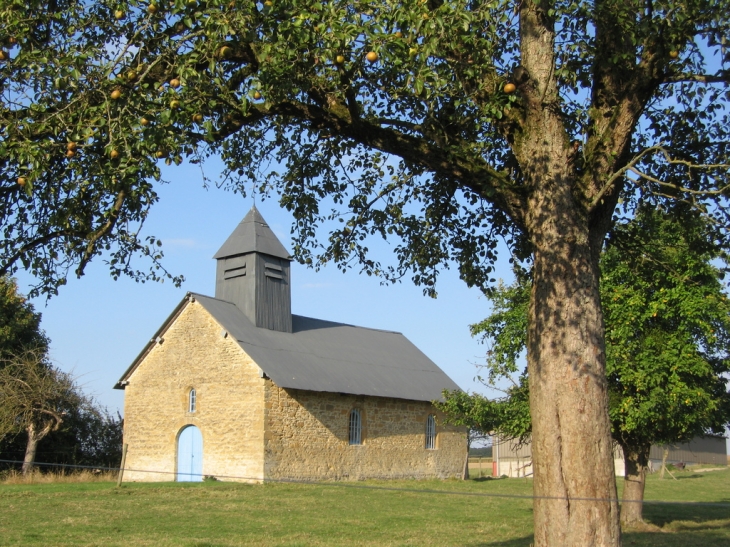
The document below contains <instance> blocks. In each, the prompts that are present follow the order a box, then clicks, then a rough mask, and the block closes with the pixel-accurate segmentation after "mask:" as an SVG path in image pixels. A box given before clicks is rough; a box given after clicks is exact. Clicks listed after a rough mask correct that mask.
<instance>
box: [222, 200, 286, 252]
mask: <svg viewBox="0 0 730 547" xmlns="http://www.w3.org/2000/svg"><path fill="white" fill-rule="evenodd" d="M254 252H257V253H263V254H267V255H270V256H276V257H279V258H284V259H286V260H291V255H290V254H289V253H288V252H287V250H286V249H285V248H284V246H283V245H282V244H281V241H279V239H278V238H277V237H276V236H275V235H274V232H273V231H272V230H271V228H269V225H268V224H266V221H265V220H264V217H262V216H261V213H259V210H258V209H256V205H254V206H253V207H251V210H250V211H249V212H248V214H247V215H246V216H245V217H244V218H243V220H242V221H241V223H240V224H239V225H238V226H236V229H235V230H233V233H232V234H231V235H230V236H228V239H226V242H225V243H224V244H223V246H222V247H221V248H220V249H218V252H217V253H215V255H214V256H213V258H216V259H220V258H226V257H229V256H237V255H242V254H246V253H254Z"/></svg>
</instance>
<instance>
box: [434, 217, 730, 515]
mask: <svg viewBox="0 0 730 547" xmlns="http://www.w3.org/2000/svg"><path fill="white" fill-rule="evenodd" d="M683 220H684V222H683V224H681V225H680V224H678V222H677V221H676V220H674V219H672V218H671V217H668V216H667V215H665V214H664V213H661V212H656V211H649V210H646V209H644V210H642V211H641V212H640V213H639V214H637V216H636V217H635V219H633V220H632V221H631V222H628V223H619V224H618V225H617V226H615V227H614V229H613V233H612V235H611V238H610V240H609V241H608V244H607V246H606V249H605V251H604V252H603V254H602V255H601V262H600V266H601V300H602V302H603V311H604V316H605V318H606V375H607V381H608V393H609V416H610V420H611V433H612V436H613V439H614V440H615V442H616V443H618V445H619V446H620V447H621V449H622V451H623V458H624V468H625V475H624V489H623V503H622V505H621V522H622V523H625V524H635V523H637V522H640V521H641V520H642V503H641V502H642V500H643V499H644V483H645V482H644V481H645V473H646V470H647V465H648V460H649V451H650V448H651V445H653V444H673V443H682V442H688V441H690V440H691V439H692V438H694V437H695V436H698V435H704V434H708V433H715V434H722V433H724V430H725V426H726V425H727V424H729V423H730V387H729V386H728V375H727V373H728V372H729V371H730V301H729V300H728V298H727V296H726V294H725V292H724V286H723V284H722V282H721V280H722V278H723V277H724V270H725V269H726V262H725V260H726V259H727V256H726V254H725V253H724V252H723V251H722V250H721V249H719V248H718V246H717V245H716V240H715V235H714V233H713V230H712V229H711V228H710V227H709V226H708V225H707V224H706V223H705V222H704V221H703V220H702V219H701V218H700V217H699V216H697V215H691V214H690V215H685V216H684V219H683ZM720 266H722V268H721V267H720ZM529 294H530V279H529V277H528V276H527V275H525V274H524V272H518V275H517V281H516V282H515V283H514V284H513V285H510V286H499V287H498V288H497V289H496V290H495V291H494V292H493V294H492V302H493V304H494V313H493V314H492V315H491V316H490V317H488V318H487V319H485V320H484V321H481V322H480V323H477V324H475V325H472V333H473V334H474V335H479V336H483V337H484V340H485V341H486V342H488V343H489V351H488V352H487V360H486V364H485V366H484V368H485V369H486V372H487V374H486V376H485V378H484V383H485V384H486V385H489V386H496V385H497V384H498V383H499V382H498V381H499V380H504V379H513V378H515V377H516V376H518V375H519V376H518V377H517V379H514V380H512V382H513V386H512V387H510V388H508V389H507V390H506V396H505V397H503V398H500V399H496V400H488V399H487V398H485V397H484V396H481V395H478V394H471V395H466V394H463V393H447V394H445V395H446V403H445V404H443V405H442V406H443V407H444V408H445V409H447V411H449V409H453V408H455V407H456V406H459V407H461V406H463V407H466V408H474V409H477V410H478V412H475V413H474V414H475V416H474V417H473V420H475V422H476V423H483V422H488V426H489V428H491V429H494V430H496V431H498V432H499V433H500V434H501V435H502V436H504V437H507V438H517V439H519V440H520V441H525V440H529V438H530V434H531V420H530V417H529V414H528V407H529V403H528V398H527V397H526V394H525V391H526V389H527V383H526V381H525V375H524V374H520V372H521V368H522V367H521V362H522V361H521V360H522V358H523V354H524V351H525V344H526V335H527V317H528V306H529ZM485 409H487V410H485ZM457 415H458V414H457Z"/></svg>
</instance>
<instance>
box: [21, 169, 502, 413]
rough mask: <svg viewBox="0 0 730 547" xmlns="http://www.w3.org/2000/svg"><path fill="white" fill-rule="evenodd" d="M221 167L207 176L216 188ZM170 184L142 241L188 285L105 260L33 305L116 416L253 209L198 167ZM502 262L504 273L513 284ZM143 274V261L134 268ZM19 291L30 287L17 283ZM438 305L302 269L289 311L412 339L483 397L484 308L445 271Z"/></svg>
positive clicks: (414, 293)
mask: <svg viewBox="0 0 730 547" xmlns="http://www.w3.org/2000/svg"><path fill="white" fill-rule="evenodd" d="M214 168H215V165H214V164H213V163H211V164H210V165H208V166H206V168H205V174H206V175H207V176H208V178H211V179H213V180H215V179H216V178H217V173H216V172H215V171H214ZM164 178H165V179H166V180H169V181H171V183H170V184H167V185H161V186H159V187H158V193H159V194H160V202H159V203H157V204H156V205H155V206H153V208H152V211H151V214H150V217H149V219H148V221H147V223H146V224H145V229H144V233H145V234H149V235H152V234H154V235H155V236H157V237H158V238H159V239H161V240H162V242H163V247H162V248H163V250H164V252H165V259H164V265H165V266H166V267H167V269H168V270H169V271H171V272H172V273H175V274H179V273H182V274H183V275H184V276H185V278H186V282H185V283H184V284H183V286H182V287H181V288H175V287H174V286H173V285H172V284H171V283H169V282H165V283H162V284H160V283H145V284H140V283H135V282H133V281H131V280H129V279H126V278H123V279H119V280H118V281H114V280H113V279H112V278H111V277H110V276H109V274H108V270H107V269H106V266H105V265H104V264H103V263H102V261H101V260H96V261H95V262H93V263H92V264H91V265H90V266H89V267H88V268H87V273H86V274H85V275H84V276H83V277H82V278H81V279H76V278H75V277H73V278H70V279H69V283H68V285H67V286H65V287H62V288H61V289H60V294H59V295H58V296H56V297H53V298H52V299H51V300H49V301H48V302H46V300H45V299H44V298H41V299H36V300H34V301H33V302H34V305H35V308H36V310H37V311H40V312H41V313H42V314H43V320H42V327H43V328H44V329H45V331H46V333H47V334H48V336H49V337H50V339H51V356H52V358H53V359H54V360H55V362H56V364H57V365H58V366H59V367H61V368H62V369H63V370H66V371H70V372H72V373H73V374H74V375H75V376H76V377H77V378H78V381H79V383H80V384H81V385H82V386H83V388H84V390H85V391H86V392H87V393H89V394H91V395H93V396H94V397H95V398H96V399H97V400H98V401H99V402H101V403H102V404H103V405H105V406H107V407H108V408H109V410H111V411H112V412H116V411H117V410H119V411H122V410H123V404H124V402H123V391H118V390H114V389H112V386H113V385H114V384H115V383H116V381H117V380H118V379H119V377H120V376H121V375H122V373H123V372H124V371H125V370H126V368H127V367H128V366H129V364H130V363H131V362H132V360H133V359H134V358H135V357H136V356H137V354H138V353H139V352H140V351H141V350H142V348H143V347H144V345H145V343H146V342H147V341H148V340H149V339H150V337H151V336H152V335H153V334H154V332H155V331H156V330H157V328H158V327H159V326H160V325H161V324H162V322H163V321H164V320H165V319H166V318H167V316H168V315H169V314H170V312H171V311H172V309H173V308H174V307H175V306H176V305H177V303H178V302H179V301H180V300H181V299H182V298H183V296H184V295H185V293H186V292H187V291H193V292H198V293H202V294H207V295H211V296H212V295H213V294H214V291H215V260H213V259H212V256H213V254H214V253H215V252H216V251H217V250H218V248H219V247H220V246H221V245H222V244H223V242H224V241H225V239H226V238H227V237H228V235H229V234H230V233H231V232H232V231H233V229H234V228H235V227H236V225H237V224H238V223H239V222H240V221H241V219H242V218H243V217H244V215H245V214H246V213H247V212H248V210H249V209H250V207H251V205H252V204H253V200H252V198H250V197H248V198H243V197H242V196H240V195H238V194H233V193H229V192H225V191H223V190H219V189H217V188H215V187H212V188H210V189H207V190H206V189H205V188H204V187H203V176H202V173H201V169H200V167H198V166H179V167H172V168H167V169H166V170H165V171H164ZM257 207H258V209H259V211H260V212H261V214H262V215H263V216H264V218H265V219H266V221H267V222H268V224H269V225H270V226H271V228H272V229H273V230H274V232H275V233H276V235H277V236H278V237H279V238H280V239H281V241H282V243H283V244H284V246H285V247H286V248H287V249H288V250H291V248H292V245H291V238H290V227H291V223H292V218H291V216H290V215H289V214H288V213H287V212H286V211H285V210H282V209H280V208H279V206H278V203H277V201H276V200H275V199H267V200H265V201H263V202H262V201H261V200H258V202H257ZM388 247H389V246H388V244H385V243H383V244H381V245H377V248H376V249H375V253H376V254H375V255H374V257H375V258H379V259H383V261H384V262H387V259H388V258H390V257H388V256H386V255H387V254H388V253H390V249H389V248H388ZM507 259H508V257H507V256H505V257H504V260H503V261H502V262H503V264H504V271H503V272H499V271H498V273H497V277H503V278H505V279H508V278H510V277H511V274H510V270H509V268H508V267H507ZM137 264H138V266H140V268H142V269H144V267H146V266H147V264H146V263H145V262H144V260H143V259H141V258H140V259H139V260H138V262H137ZM17 277H18V281H19V283H20V286H21V290H23V291H26V292H27V290H28V287H29V283H30V281H31V280H30V278H29V277H28V276H26V275H24V274H19V275H18V276H17ZM437 289H438V291H439V297H438V298H437V299H432V298H428V297H426V296H424V295H423V293H422V291H421V289H420V288H418V287H415V286H414V285H413V284H412V283H411V282H410V281H409V280H404V281H403V282H402V283H400V284H396V285H381V284H380V281H379V280H378V279H375V278H371V277H368V276H366V275H360V274H359V273H357V271H355V270H352V271H349V272H347V273H344V274H343V273H342V272H340V271H339V270H337V268H335V267H333V266H328V267H326V268H324V269H322V270H320V271H319V272H315V271H314V270H312V269H309V268H306V267H305V266H301V265H299V264H296V263H295V264H294V265H293V270H292V311H293V312H294V313H297V314H300V315H307V316H311V317H317V318H321V319H327V320H333V321H341V322H344V323H350V324H354V325H360V326H366V327H372V328H379V329H386V330H393V331H398V332H402V333H403V334H405V335H406V336H407V337H408V338H409V339H410V340H411V341H412V342H413V343H414V344H416V346H418V347H419V348H420V349H421V351H423V352H424V353H425V354H426V355H428V356H429V357H430V358H431V359H432V360H433V361H434V362H436V364H438V365H439V366H440V367H441V368H442V369H443V370H444V371H446V373H447V374H448V375H449V376H451V378H452V379H454V381H456V383H457V384H459V386H461V387H462V388H463V389H468V390H479V391H482V389H481V388H480V385H479V384H478V383H475V382H474V381H473V380H474V376H475V375H476V374H477V369H476V368H475V366H474V364H475V363H477V362H479V361H480V360H481V359H482V356H483V355H484V352H485V349H486V348H485V346H484V345H482V344H480V343H479V342H478V341H477V340H474V339H472V338H471V336H470V335H469V329H468V325H469V324H470V323H475V322H477V321H479V320H481V319H483V318H484V317H486V316H487V315H488V313H489V306H488V301H487V299H486V298H485V297H484V296H482V295H481V293H480V292H479V291H478V290H476V289H468V288H467V287H466V285H465V284H464V282H462V281H461V280H460V279H459V277H458V273H457V272H456V271H455V270H453V269H452V270H446V271H445V272H444V273H443V274H442V275H441V276H440V279H439V284H438V286H437Z"/></svg>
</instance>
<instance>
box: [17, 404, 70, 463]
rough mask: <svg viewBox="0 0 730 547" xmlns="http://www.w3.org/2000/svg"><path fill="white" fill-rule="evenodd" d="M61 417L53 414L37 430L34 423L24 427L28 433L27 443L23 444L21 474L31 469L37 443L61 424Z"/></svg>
mask: <svg viewBox="0 0 730 547" xmlns="http://www.w3.org/2000/svg"><path fill="white" fill-rule="evenodd" d="M61 422H62V420H61V418H60V417H58V416H56V415H53V416H52V417H51V418H50V419H49V420H48V421H46V422H45V423H44V424H43V426H42V427H41V430H40V431H38V428H37V427H36V424H35V423H33V422H30V424H28V426H27V427H26V428H25V431H26V432H27V433H28V443H27V444H26V445H25V457H24V458H23V468H22V473H23V475H27V474H28V473H30V472H31V471H32V470H33V463H34V462H35V454H36V450H37V449H38V443H39V442H40V441H41V440H43V438H44V437H45V436H46V435H48V434H49V433H50V432H51V431H56V430H57V429H58V427H59V426H60V425H61Z"/></svg>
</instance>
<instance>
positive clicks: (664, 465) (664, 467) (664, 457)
mask: <svg viewBox="0 0 730 547" xmlns="http://www.w3.org/2000/svg"><path fill="white" fill-rule="evenodd" d="M668 457H669V447H668V446H665V447H664V450H663V451H662V471H661V473H659V478H660V479H663V478H664V471H666V470H667V458H668Z"/></svg>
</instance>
